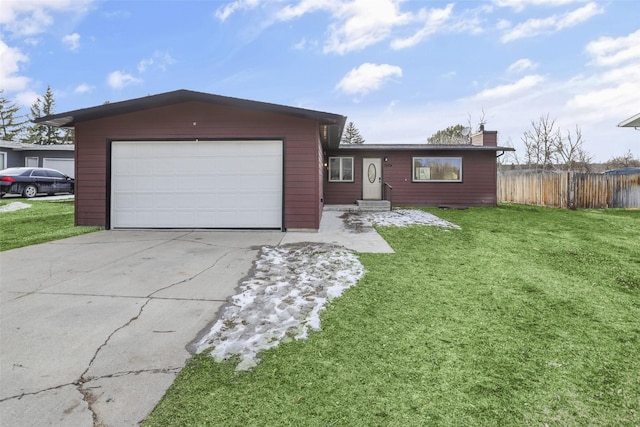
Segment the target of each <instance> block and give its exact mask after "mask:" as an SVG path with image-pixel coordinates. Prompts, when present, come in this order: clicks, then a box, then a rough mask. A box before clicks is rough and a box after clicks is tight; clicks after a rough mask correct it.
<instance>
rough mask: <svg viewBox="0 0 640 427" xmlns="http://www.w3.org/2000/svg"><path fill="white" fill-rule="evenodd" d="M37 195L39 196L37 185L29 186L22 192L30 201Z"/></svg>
mask: <svg viewBox="0 0 640 427" xmlns="http://www.w3.org/2000/svg"><path fill="white" fill-rule="evenodd" d="M36 194H38V189H37V188H36V186H35V185H27V186H26V187H24V190H22V195H23V196H24V197H26V198H28V199H30V198H31V197H36Z"/></svg>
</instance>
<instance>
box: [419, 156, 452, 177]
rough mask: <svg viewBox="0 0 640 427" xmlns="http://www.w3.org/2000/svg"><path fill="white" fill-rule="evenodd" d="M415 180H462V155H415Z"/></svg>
mask: <svg viewBox="0 0 640 427" xmlns="http://www.w3.org/2000/svg"><path fill="white" fill-rule="evenodd" d="M413 181H414V182H434V181H435V182H461V181H462V158H461V157H414V158H413Z"/></svg>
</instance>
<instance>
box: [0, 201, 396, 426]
mask: <svg viewBox="0 0 640 427" xmlns="http://www.w3.org/2000/svg"><path fill="white" fill-rule="evenodd" d="M340 215H341V212H325V215H324V216H323V224H322V226H321V229H320V231H319V232H318V233H282V232H276V231H263V232H261V231H190V230H180V231H176V230H172V231H102V232H97V233H92V234H86V235H83V236H78V237H73V238H69V239H65V240H60V241H56V242H50V243H45V244H41V245H35V246H31V247H26V248H20V249H15V250H11V251H6V252H3V253H1V254H0V261H1V264H0V266H1V271H0V326H1V328H0V383H1V387H0V425H2V426H5V425H6V426H73V427H84V426H87V427H89V426H101V427H108V426H114V427H115V426H118V427H121V426H136V425H138V424H139V423H140V422H141V421H143V420H144V418H145V417H146V416H147V415H148V414H149V413H150V412H151V411H152V410H153V408H154V407H155V405H156V404H157V403H158V401H159V400H160V398H161V397H162V396H163V395H164V393H165V392H166V390H167V388H168V387H169V386H170V385H171V384H172V382H173V381H174V379H175V377H176V375H177V374H178V372H179V371H180V370H181V369H182V367H184V365H185V362H186V361H187V360H188V358H189V357H190V356H191V354H190V353H189V351H188V350H187V347H188V345H189V343H190V342H191V341H192V340H194V339H195V338H196V336H197V335H198V333H199V332H200V331H202V330H203V329H204V328H205V327H207V325H208V324H210V323H211V322H212V321H214V320H215V318H216V314H217V313H218V310H219V309H220V308H221V307H222V305H224V304H225V302H226V300H227V298H228V297H229V296H231V295H233V294H234V293H235V288H236V286H238V283H239V282H240V281H241V280H242V279H243V278H244V277H245V276H247V274H249V272H250V269H251V266H252V263H253V261H254V260H255V258H256V257H257V254H258V250H259V248H260V247H261V246H265V245H280V244H285V243H297V242H306V241H313V242H326V243H337V244H341V245H343V246H345V247H348V248H350V249H353V250H356V251H360V252H392V250H391V248H390V247H389V246H388V245H387V243H386V242H385V241H384V240H383V239H382V238H381V237H380V236H379V235H378V234H377V233H376V232H375V231H374V230H373V229H370V230H365V231H364V232H363V231H362V230H359V232H358V233H354V232H353V231H352V230H349V229H348V228H346V227H344V225H343V224H342V222H341V220H340Z"/></svg>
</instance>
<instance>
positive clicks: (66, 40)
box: [62, 33, 80, 51]
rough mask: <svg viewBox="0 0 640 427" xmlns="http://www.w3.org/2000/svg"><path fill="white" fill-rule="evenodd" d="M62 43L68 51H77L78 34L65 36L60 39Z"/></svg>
mask: <svg viewBox="0 0 640 427" xmlns="http://www.w3.org/2000/svg"><path fill="white" fill-rule="evenodd" d="M62 43H63V44H65V45H66V46H67V48H69V50H72V51H75V50H78V49H79V48H80V34H78V33H73V34H67V35H66V36H64V37H63V38H62Z"/></svg>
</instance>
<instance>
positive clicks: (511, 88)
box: [474, 74, 545, 100]
mask: <svg viewBox="0 0 640 427" xmlns="http://www.w3.org/2000/svg"><path fill="white" fill-rule="evenodd" d="M544 80H545V79H544V77H543V76H541V75H538V74H531V75H528V76H524V77H523V78H521V79H520V80H518V81H517V82H515V83H510V84H506V85H501V86H496V87H494V88H491V89H485V90H483V91H482V92H480V93H478V94H477V95H476V96H475V97H474V98H475V99H481V100H492V99H498V98H508V97H513V96H515V95H517V94H521V93H525V92H527V91H530V90H531V89H533V88H534V87H536V86H538V85H539V84H540V83H542V82H544Z"/></svg>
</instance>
